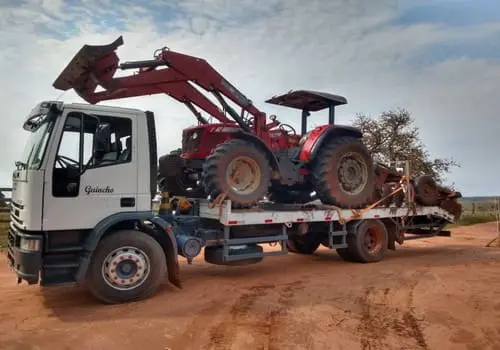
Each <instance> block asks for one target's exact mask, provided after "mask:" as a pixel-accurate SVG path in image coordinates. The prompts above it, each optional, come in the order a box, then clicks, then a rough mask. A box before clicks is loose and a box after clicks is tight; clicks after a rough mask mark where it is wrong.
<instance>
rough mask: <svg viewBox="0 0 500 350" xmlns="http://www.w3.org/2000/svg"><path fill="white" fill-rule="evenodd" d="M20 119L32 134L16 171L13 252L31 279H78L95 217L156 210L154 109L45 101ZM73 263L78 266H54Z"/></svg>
mask: <svg viewBox="0 0 500 350" xmlns="http://www.w3.org/2000/svg"><path fill="white" fill-rule="evenodd" d="M23 127H24V129H25V130H27V131H29V132H30V135H29V137H28V140H27V143H26V146H25V149H24V153H23V154H22V156H21V158H20V159H19V160H18V161H17V162H16V170H14V172H13V176H12V202H11V212H10V221H11V223H10V229H9V249H8V257H9V259H10V261H11V264H12V265H13V267H14V269H15V270H16V272H17V274H18V277H20V278H22V279H25V280H27V281H28V282H30V283H37V282H38V279H39V273H41V278H42V284H44V283H45V284H52V283H59V282H61V283H64V282H70V281H74V280H75V273H76V267H77V266H78V263H77V261H78V259H79V257H80V256H81V253H82V251H84V245H85V244H86V242H87V243H88V235H89V234H90V233H91V232H93V231H95V228H96V224H97V225H99V223H103V222H106V220H109V217H116V216H117V215H122V216H123V215H137V213H150V212H151V205H152V204H151V203H152V201H151V200H152V198H153V196H155V195H156V193H157V186H156V177H157V155H156V135H155V126H154V116H153V113H151V112H144V111H140V110H136V109H126V108H117V107H107V106H100V105H99V106H97V105H88V104H77V103H72V104H65V103H62V102H57V101H45V102H41V103H39V104H38V105H37V106H36V107H35V108H34V109H33V110H32V111H31V113H30V114H29V115H28V116H27V118H26V120H25V122H24V125H23ZM42 254H43V255H44V259H43V264H42V263H41V255H42ZM35 260H36V261H40V264H37V263H34V262H33V261H35ZM51 264H52V268H51V267H50V266H51ZM72 264H74V267H75V269H74V271H72V270H71V269H60V268H59V269H58V268H56V266H63V265H65V266H71V265H72ZM41 265H45V266H41Z"/></svg>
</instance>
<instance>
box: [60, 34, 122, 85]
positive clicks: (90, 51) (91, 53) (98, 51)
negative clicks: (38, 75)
mask: <svg viewBox="0 0 500 350" xmlns="http://www.w3.org/2000/svg"><path fill="white" fill-rule="evenodd" d="M121 45H123V37H122V36H120V37H118V39H116V40H115V41H114V42H113V43H111V44H108V45H84V46H83V47H82V48H81V49H80V51H78V53H77V54H76V55H75V56H74V57H73V59H72V60H71V61H70V63H69V64H68V65H67V66H66V68H64V70H63V71H62V72H61V74H59V76H58V77H57V79H56V80H55V81H54V83H53V84H52V86H53V87H54V88H56V89H58V90H64V91H66V90H69V89H71V88H73V89H75V91H76V92H78V93H79V94H81V93H83V92H84V91H85V90H86V89H87V88H88V87H89V85H92V84H93V83H94V82H93V81H92V78H93V77H91V73H95V72H93V71H92V69H93V68H95V67H94V66H95V64H96V63H97V62H98V61H99V60H101V59H103V58H105V57H106V56H109V55H110V54H112V53H113V52H114V51H115V50H116V49H117V48H118V47H119V46H121ZM115 57H116V55H115ZM117 61H118V60H117V57H116V62H117ZM103 73H104V72H103ZM95 85H97V84H95V83H94V87H95Z"/></svg>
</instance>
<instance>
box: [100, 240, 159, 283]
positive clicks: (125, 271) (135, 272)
mask: <svg viewBox="0 0 500 350" xmlns="http://www.w3.org/2000/svg"><path fill="white" fill-rule="evenodd" d="M149 267H150V263H149V258H148V256H147V255H146V254H145V253H144V252H143V251H142V250H140V249H138V248H135V247H121V248H118V249H115V250H113V251H112V252H111V253H109V254H108V255H107V256H106V258H105V259H104V263H103V265H102V277H103V278H104V281H106V283H107V284H108V285H109V286H110V287H111V288H114V289H118V290H131V289H134V288H137V287H139V286H140V285H142V284H143V283H144V281H145V280H146V279H147V278H148V276H149V273H150V268H149Z"/></svg>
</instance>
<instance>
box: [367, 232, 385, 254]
mask: <svg viewBox="0 0 500 350" xmlns="http://www.w3.org/2000/svg"><path fill="white" fill-rule="evenodd" d="M381 241H382V238H381V235H380V234H379V232H378V231H376V230H368V232H366V234H365V237H364V243H365V247H366V249H367V250H368V251H369V252H370V253H371V254H375V253H376V252H377V251H378V250H379V249H380V248H381Z"/></svg>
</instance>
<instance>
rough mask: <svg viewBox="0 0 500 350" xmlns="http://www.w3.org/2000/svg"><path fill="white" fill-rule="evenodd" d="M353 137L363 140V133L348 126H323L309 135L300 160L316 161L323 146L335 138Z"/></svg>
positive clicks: (301, 151)
mask: <svg viewBox="0 0 500 350" xmlns="http://www.w3.org/2000/svg"><path fill="white" fill-rule="evenodd" d="M341 136H352V137H355V138H362V137H363V133H362V132H361V130H359V129H358V128H356V127H353V126H348V125H323V126H319V127H317V128H315V129H314V130H312V131H311V132H310V133H309V136H308V137H307V139H306V140H305V142H304V145H303V146H302V149H301V150H300V155H299V158H300V160H301V161H303V162H309V161H311V160H312V159H314V158H315V157H316V155H317V153H318V151H319V150H320V149H321V146H322V145H323V144H325V143H326V142H328V141H330V140H331V139H332V138H333V137H341Z"/></svg>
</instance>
